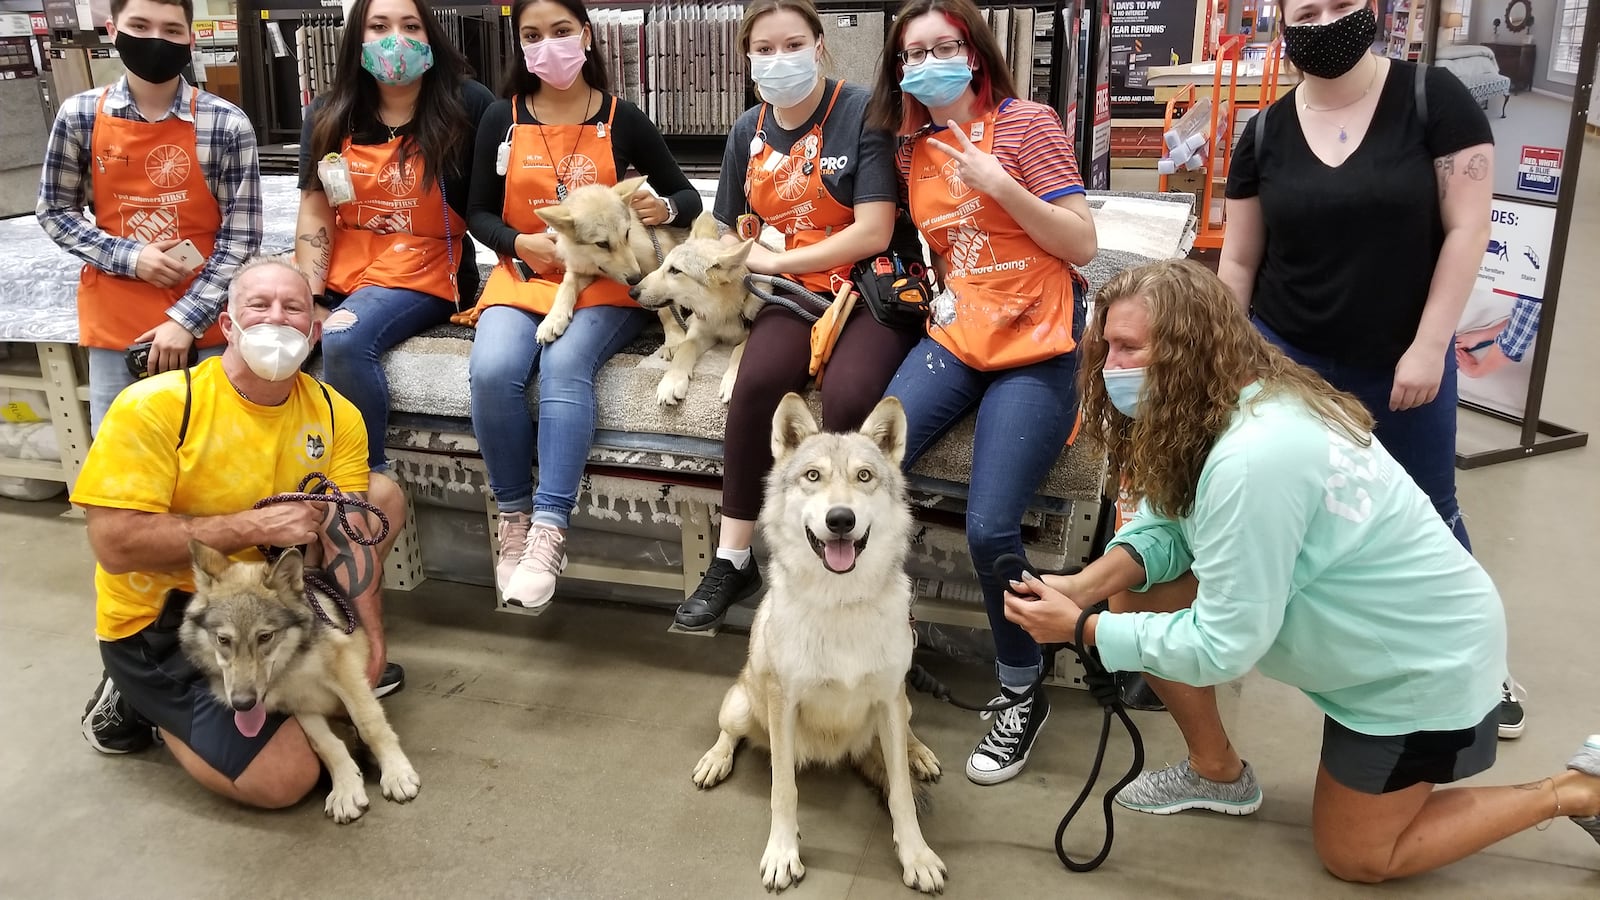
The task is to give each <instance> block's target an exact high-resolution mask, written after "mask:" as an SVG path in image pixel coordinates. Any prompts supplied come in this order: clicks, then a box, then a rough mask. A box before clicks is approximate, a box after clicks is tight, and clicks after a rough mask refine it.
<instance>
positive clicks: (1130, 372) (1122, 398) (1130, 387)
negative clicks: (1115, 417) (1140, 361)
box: [1100, 366, 1145, 419]
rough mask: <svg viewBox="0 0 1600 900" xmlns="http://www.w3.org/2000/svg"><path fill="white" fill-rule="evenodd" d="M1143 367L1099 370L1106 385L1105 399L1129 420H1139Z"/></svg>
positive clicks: (1142, 388)
mask: <svg viewBox="0 0 1600 900" xmlns="http://www.w3.org/2000/svg"><path fill="white" fill-rule="evenodd" d="M1144 373H1145V370H1144V367H1143V366H1140V367H1139V368H1137V369H1101V370H1100V377H1101V378H1102V379H1104V380H1105V383H1106V398H1107V399H1109V400H1110V401H1111V405H1112V406H1115V407H1116V408H1117V412H1120V413H1122V414H1123V415H1125V416H1127V417H1128V418H1130V419H1137V418H1139V394H1140V393H1141V392H1142V391H1143V390H1144Z"/></svg>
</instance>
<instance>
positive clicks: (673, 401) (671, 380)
mask: <svg viewBox="0 0 1600 900" xmlns="http://www.w3.org/2000/svg"><path fill="white" fill-rule="evenodd" d="M687 396H689V376H687V375H679V374H677V373H676V372H668V373H667V374H666V375H664V376H663V377H662V379H661V383H660V384H658V385H656V402H657V403H659V404H661V405H662V406H677V405H678V401H679V400H682V399H683V398H685V397H687Z"/></svg>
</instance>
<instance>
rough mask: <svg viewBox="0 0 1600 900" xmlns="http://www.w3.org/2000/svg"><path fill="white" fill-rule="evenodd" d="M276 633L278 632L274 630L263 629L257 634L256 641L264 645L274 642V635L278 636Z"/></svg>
mask: <svg viewBox="0 0 1600 900" xmlns="http://www.w3.org/2000/svg"><path fill="white" fill-rule="evenodd" d="M276 634H277V632H273V631H263V632H261V633H260V634H258V635H256V643H258V644H260V645H262V646H263V647H264V646H266V645H267V644H270V643H272V639H273V637H274V636H276Z"/></svg>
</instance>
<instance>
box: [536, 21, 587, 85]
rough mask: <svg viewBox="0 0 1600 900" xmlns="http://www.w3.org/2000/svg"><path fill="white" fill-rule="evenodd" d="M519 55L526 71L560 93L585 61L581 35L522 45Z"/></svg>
mask: <svg viewBox="0 0 1600 900" xmlns="http://www.w3.org/2000/svg"><path fill="white" fill-rule="evenodd" d="M522 56H523V58H524V59H525V60H526V61H527V63H528V71H529V72H532V73H533V74H535V75H537V76H539V79H540V80H541V81H543V82H545V83H546V84H548V85H550V86H551V87H553V88H556V89H557V90H563V91H564V90H566V89H567V88H569V87H572V83H573V82H575V81H577V80H578V73H579V72H581V71H583V62H584V59H585V58H586V51H585V50H584V49H583V35H581V34H574V35H572V36H570V37H560V38H545V39H544V40H542V41H536V42H534V43H532V44H523V45H522Z"/></svg>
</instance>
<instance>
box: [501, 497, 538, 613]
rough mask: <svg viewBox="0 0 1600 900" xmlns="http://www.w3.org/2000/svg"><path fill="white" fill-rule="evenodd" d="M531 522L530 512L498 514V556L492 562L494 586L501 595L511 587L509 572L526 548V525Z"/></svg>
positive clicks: (514, 568)
mask: <svg viewBox="0 0 1600 900" xmlns="http://www.w3.org/2000/svg"><path fill="white" fill-rule="evenodd" d="M532 522H533V514H532V513H525V512H509V513H508V512H503V513H501V514H500V531H499V534H500V556H499V558H498V559H496V560H495V563H494V586H495V587H497V588H499V589H500V596H502V597H504V596H505V595H506V591H507V589H509V588H510V587H511V573H512V572H515V571H516V570H517V563H518V562H520V561H521V560H522V554H523V553H524V552H526V550H527V547H528V527H529V526H530V524H531V523H532Z"/></svg>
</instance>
